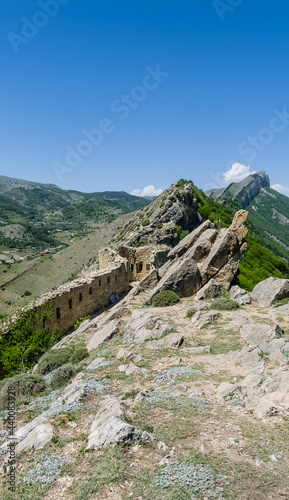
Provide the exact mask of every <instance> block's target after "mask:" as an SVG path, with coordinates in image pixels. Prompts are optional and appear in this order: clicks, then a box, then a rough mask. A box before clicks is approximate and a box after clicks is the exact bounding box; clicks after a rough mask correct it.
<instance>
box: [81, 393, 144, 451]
mask: <svg viewBox="0 0 289 500" xmlns="http://www.w3.org/2000/svg"><path fill="white" fill-rule="evenodd" d="M125 418H126V417H125V411H124V406H123V404H122V403H121V402H120V401H119V400H118V399H117V398H115V397H111V396H107V397H106V398H105V399H104V400H103V401H102V402H101V404H100V409H99V411H98V413H97V415H96V418H95V420H94V422H93V424H92V426H91V429H90V434H89V437H88V446H87V449H97V448H105V447H108V446H111V445H114V444H120V443H123V444H131V443H134V442H136V441H151V440H152V436H151V435H150V434H149V433H148V432H144V431H141V430H140V429H137V428H136V427H134V426H133V425H130V424H128V423H126V422H125Z"/></svg>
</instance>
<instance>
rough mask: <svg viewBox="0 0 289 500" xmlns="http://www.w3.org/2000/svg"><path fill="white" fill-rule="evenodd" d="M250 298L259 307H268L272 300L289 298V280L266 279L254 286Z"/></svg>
mask: <svg viewBox="0 0 289 500" xmlns="http://www.w3.org/2000/svg"><path fill="white" fill-rule="evenodd" d="M251 297H252V299H253V300H256V301H257V302H258V303H259V304H260V305H261V306H264V307H269V306H270V305H271V303H272V302H273V300H281V299H285V298H288V297H289V280H286V279H280V278H273V277H271V278H267V279H266V280H264V281H261V283H258V285H256V286H255V288H254V289H253V291H252V292H251Z"/></svg>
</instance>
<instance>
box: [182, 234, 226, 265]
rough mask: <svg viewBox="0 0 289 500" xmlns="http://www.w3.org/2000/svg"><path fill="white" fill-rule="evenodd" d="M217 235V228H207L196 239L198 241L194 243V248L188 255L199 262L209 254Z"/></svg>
mask: <svg viewBox="0 0 289 500" xmlns="http://www.w3.org/2000/svg"><path fill="white" fill-rule="evenodd" d="M217 236H218V232H217V230H216V229H207V230H206V231H205V232H204V233H203V234H202V235H201V236H200V238H199V239H198V240H197V241H196V243H194V245H193V246H192V248H190V249H189V250H188V251H187V253H186V257H188V258H190V259H194V260H196V261H197V262H200V261H201V260H203V259H205V258H206V257H207V255H209V253H210V251H211V248H212V244H213V243H214V241H215V239H216V238H217Z"/></svg>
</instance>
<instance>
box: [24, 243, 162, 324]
mask: <svg viewBox="0 0 289 500" xmlns="http://www.w3.org/2000/svg"><path fill="white" fill-rule="evenodd" d="M168 251H169V249H168V248H161V249H156V248H155V247H152V246H146V247H138V248H131V247H124V246H123V247H120V248H117V249H116V250H113V249H110V248H104V249H101V250H100V251H99V270H97V271H93V272H90V273H87V274H86V275H84V276H82V277H80V278H77V279H75V280H73V281H71V282H68V283H65V284H64V285H62V286H60V287H58V288H57V289H55V290H53V291H51V292H49V293H46V294H44V295H41V297H39V298H38V299H37V300H36V302H35V303H33V304H31V305H29V306H28V308H33V309H37V308H39V307H41V306H42V305H44V304H46V303H48V302H51V304H52V307H53V312H52V316H51V319H50V326H51V329H52V331H53V332H55V333H56V332H61V333H65V332H66V331H67V330H69V329H70V328H71V327H73V325H74V324H75V322H76V321H77V320H78V319H79V318H81V317H84V316H87V315H90V314H92V313H94V312H96V311H98V310H99V309H102V308H104V307H105V306H107V305H109V304H110V303H111V301H110V296H111V295H113V294H114V293H117V294H118V295H123V294H126V293H127V292H128V291H129V290H130V282H132V281H140V280H141V279H142V278H143V277H145V276H146V275H147V274H148V273H149V272H150V270H151V269H152V268H153V266H154V265H155V266H156V265H157V263H158V262H160V261H161V262H162V263H163V262H165V260H166V256H167V254H168ZM25 309H27V308H25Z"/></svg>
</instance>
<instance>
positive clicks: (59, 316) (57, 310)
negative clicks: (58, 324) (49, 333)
mask: <svg viewBox="0 0 289 500" xmlns="http://www.w3.org/2000/svg"><path fill="white" fill-rule="evenodd" d="M60 318H61V313H60V307H57V308H56V319H60Z"/></svg>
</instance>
